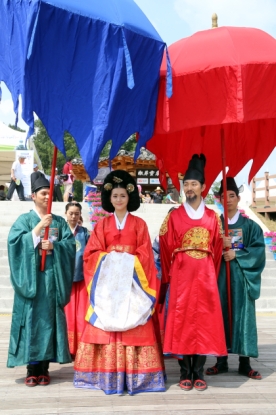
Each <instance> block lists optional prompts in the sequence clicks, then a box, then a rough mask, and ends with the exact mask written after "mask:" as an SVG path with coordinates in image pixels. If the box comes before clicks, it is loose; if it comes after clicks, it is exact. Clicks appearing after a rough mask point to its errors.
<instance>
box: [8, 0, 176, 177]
mask: <svg viewBox="0 0 276 415" xmlns="http://www.w3.org/2000/svg"><path fill="white" fill-rule="evenodd" d="M0 19H1V26H2V27H1V36H0V81H1V80H2V81H4V82H5V84H6V85H7V87H8V88H9V90H10V91H11V94H12V99H13V102H14V110H15V113H16V114H17V113H18V97H19V95H22V118H23V119H24V121H25V122H26V123H27V124H28V125H29V133H28V136H30V135H31V134H33V132H34V116H33V113H34V112H35V113H36V114H37V116H38V117H39V118H40V119H41V121H42V122H43V124H44V126H45V128H46V130H47V132H48V134H49V136H50V138H51V140H52V141H53V143H54V144H55V146H56V147H58V149H59V150H60V151H62V152H63V153H64V154H65V148H64V141H63V136H64V132H65V131H68V132H70V133H71V134H72V136H73V137H74V138H75V141H76V144H77V146H78V149H79V152H80V154H81V157H82V159H83V163H84V165H85V168H86V171H87V172H88V174H89V176H90V177H91V178H94V177H95V176H96V175H97V173H98V159H99V155H100V152H101V150H102V149H103V147H104V145H105V144H106V142H107V141H108V140H112V148H111V153H110V158H113V157H115V155H116V154H117V151H118V150H119V148H120V146H121V145H122V144H123V143H124V142H125V141H126V140H127V138H128V137H129V136H130V135H131V134H133V133H134V132H138V133H139V140H138V146H137V147H139V148H140V147H141V146H144V145H145V143H146V141H147V140H148V139H149V138H150V137H151V136H152V134H153V128H154V118H155V112H156V103H157V93H158V84H159V70H160V65H161V61H162V57H163V53H164V50H165V47H166V45H165V43H164V42H163V41H162V39H161V38H160V36H159V35H158V33H157V32H156V30H155V29H154V27H153V26H152V25H151V23H150V22H149V20H148V19H147V18H146V16H145V15H144V14H143V12H142V11H141V10H140V9H139V7H138V6H137V5H136V3H135V2H134V1H133V0H101V1H96V0H94V1H91V0H90V1H87V0H1V2H0ZM167 67H168V73H169V75H170V64H169V61H168V65H167ZM170 81H171V77H170V76H169V81H168V83H167V95H168V96H170V95H171V92H172V91H171V90H172V87H171V83H170ZM137 152H138V148H137Z"/></svg>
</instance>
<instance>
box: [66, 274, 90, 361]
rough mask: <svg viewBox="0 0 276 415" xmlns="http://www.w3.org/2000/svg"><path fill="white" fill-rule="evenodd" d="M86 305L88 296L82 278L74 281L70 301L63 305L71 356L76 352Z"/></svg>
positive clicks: (83, 323) (83, 322)
mask: <svg viewBox="0 0 276 415" xmlns="http://www.w3.org/2000/svg"><path fill="white" fill-rule="evenodd" d="M87 306H88V296H87V290H86V286H85V283H84V280H82V281H77V282H74V283H73V287H72V292H71V297H70V302H69V303H68V304H67V306H66V307H64V312H65V316H66V321H67V333H68V341H69V350H70V353H71V355H72V356H75V355H76V354H77V349H78V344H79V341H80V338H81V335H82V332H83V329H84V325H85V314H86V311H87Z"/></svg>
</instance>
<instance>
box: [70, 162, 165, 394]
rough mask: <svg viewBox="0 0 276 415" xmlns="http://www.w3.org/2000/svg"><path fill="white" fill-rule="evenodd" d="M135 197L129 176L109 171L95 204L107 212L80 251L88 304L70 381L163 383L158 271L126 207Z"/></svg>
mask: <svg viewBox="0 0 276 415" xmlns="http://www.w3.org/2000/svg"><path fill="white" fill-rule="evenodd" d="M139 205H140V200H139V193H138V189H137V185H136V183H135V181H134V179H133V178H132V177H131V176H130V175H129V174H128V173H126V172H125V171H121V170H116V171H113V172H111V173H110V174H109V175H108V176H107V177H106V179H105V182H104V186H103V190H102V206H103V208H104V209H105V210H107V211H109V212H114V215H113V216H110V217H107V218H104V219H103V220H102V221H100V222H98V224H97V225H96V226H95V228H94V231H93V233H92V235H91V237H90V240H89V242H88V244H87V247H86V250H85V254H84V277H85V283H86V287H87V290H88V296H89V303H90V306H89V309H88V311H87V314H86V323H85V328H84V331H83V335H82V337H81V341H80V344H79V348H78V352H77V356H76V360H75V376H74V385H75V386H76V387H84V388H91V389H101V390H103V391H104V392H105V393H106V394H114V393H117V394H122V393H123V391H124V389H125V388H127V391H128V393H129V394H135V393H139V392H151V391H154V392H156V391H164V390H165V385H164V362H163V356H162V351H161V344H160V332H159V326H158V319H157V317H156V314H155V309H154V307H155V302H156V298H157V293H158V291H159V282H158V279H157V271H156V268H155V265H154V259H153V254H152V249H151V242H150V238H149V234H148V229H147V226H146V223H145V222H144V221H143V220H142V219H140V218H138V217H136V216H133V215H131V214H130V213H129V211H134V210H136V209H138V207H139Z"/></svg>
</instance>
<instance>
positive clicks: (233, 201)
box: [220, 190, 240, 211]
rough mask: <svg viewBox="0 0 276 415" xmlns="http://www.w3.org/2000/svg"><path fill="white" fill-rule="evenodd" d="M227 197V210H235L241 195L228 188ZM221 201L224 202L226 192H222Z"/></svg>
mask: <svg viewBox="0 0 276 415" xmlns="http://www.w3.org/2000/svg"><path fill="white" fill-rule="evenodd" d="M226 197H227V210H228V211H233V210H237V207H238V203H239V201H240V196H237V195H236V193H235V192H234V191H233V190H227V192H226ZM220 200H221V203H222V204H223V203H224V193H222V194H221V197H220Z"/></svg>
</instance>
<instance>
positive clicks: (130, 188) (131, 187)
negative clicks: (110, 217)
mask: <svg viewBox="0 0 276 415" xmlns="http://www.w3.org/2000/svg"><path fill="white" fill-rule="evenodd" d="M134 189H135V187H134V185H133V184H132V183H129V184H128V185H127V187H126V191H127V192H128V193H131V192H133V190H134Z"/></svg>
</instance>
